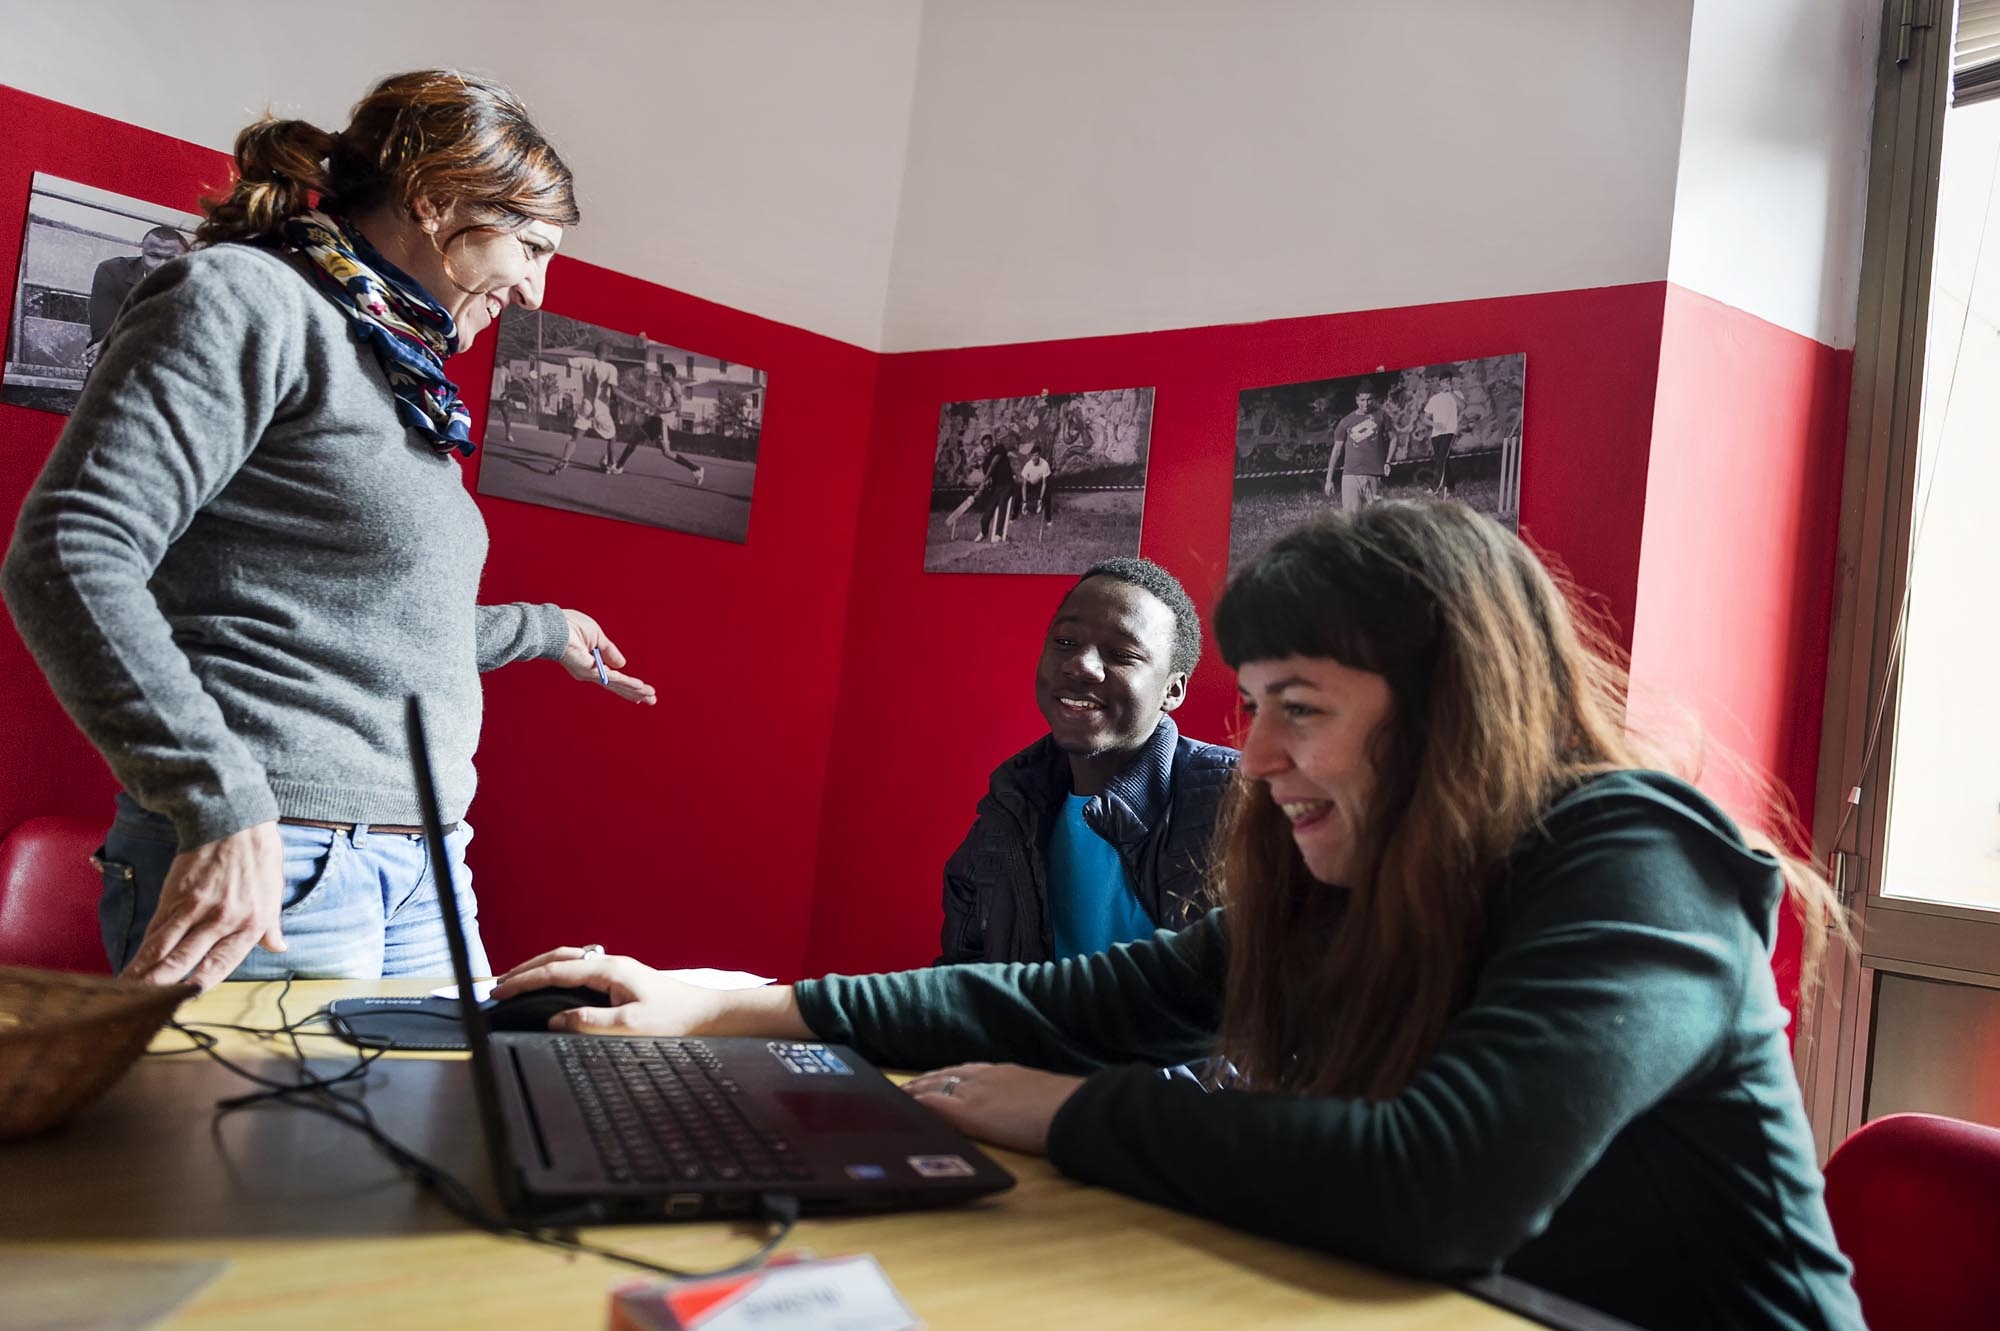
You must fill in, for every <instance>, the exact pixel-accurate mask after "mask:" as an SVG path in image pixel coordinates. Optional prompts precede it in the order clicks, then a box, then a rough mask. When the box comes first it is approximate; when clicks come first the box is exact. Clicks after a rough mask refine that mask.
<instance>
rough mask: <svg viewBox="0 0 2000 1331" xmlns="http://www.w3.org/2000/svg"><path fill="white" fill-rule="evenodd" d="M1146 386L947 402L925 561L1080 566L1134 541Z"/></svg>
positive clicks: (934, 568)
mask: <svg viewBox="0 0 2000 1331" xmlns="http://www.w3.org/2000/svg"><path fill="white" fill-rule="evenodd" d="M1152 435H1153V390H1152V389H1150V388H1111V389H1098V390H1094V391H1091V392H1087V393H1038V394H1036V395H1035V396H1033V397H1002V398H984V399H980V400H977V401H970V402H947V403H945V404H944V406H943V408H942V409H941V410H940V411H939V412H938V436H937V452H936V454H935V457H934V460H933V464H932V469H931V506H930V519H929V523H928V526H927V529H926V534H925V537H924V571H925V572H927V573H1082V572H1083V571H1084V570H1085V569H1088V568H1089V567H1090V566H1091V565H1092V564H1094V563H1096V562H1097V561H1098V560H1100V559H1108V558H1110V557H1112V556H1113V555H1136V554H1138V553H1139V522H1140V518H1141V516H1142V515H1143V513H1144V511H1145V502H1146V456H1147V451H1148V448H1149V446H1150V444H1151V442H1152Z"/></svg>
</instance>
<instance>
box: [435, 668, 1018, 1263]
mask: <svg viewBox="0 0 2000 1331" xmlns="http://www.w3.org/2000/svg"><path fill="white" fill-rule="evenodd" d="M408 728H409V738H410V761H411V764H412V767H413V768H414V770H415V774H416V783H417V798H418V800H419V801H420V802H421V804H422V807H423V817H424V839H425V841H426V843H427V844H428V846H429V848H430V857H431V870H432V872H433V874H435V875H436V878H437V891H438V901H439V905H440V906H441V907H442V909H443V914H444V927H445V934H446V937H447V939H448V941H449V943H450V946H451V970H452V978H453V979H455V980H456V981H457V982H458V992H459V993H460V994H461V995H466V996H468V997H469V996H470V995H471V994H472V992H473V988H472V964H471V960H470V954H469V953H468V951H467V949H466V945H465V930H464V926H463V925H461V924H460V922H459V915H458V893H457V890H456V887H455V885H454V884H453V882H452V877H451V862H450V859H449V857H448V856H447V855H446V853H445V843H444V834H443V831H442V829H441V827H440V818H439V814H438V802H437V786H436V784H435V782H434V781H433V780H432V776H431V763H430V750H429V748H428V747H427V746H426V744H425V742H424V722H423V709H422V706H421V705H420V703H419V702H418V700H417V699H416V698H415V697H411V698H410V699H409V702H408ZM462 1008H463V1012H462V1017H463V1021H464V1025H465V1039H466V1044H467V1047H468V1048H469V1049H470V1050H471V1051H472V1078H473V1090H474V1094H475V1096H476V1098H477V1100H478V1103H479V1117H480V1126H481V1128H482V1129H483V1131H484V1135H485V1138H486V1152H487V1157H488V1160H489V1161H490V1163H491V1165H492V1169H493V1175H494V1181H495V1183H496V1185H497V1186H498V1188H499V1192H500V1197H501V1201H502V1203H503V1205H504V1206H505V1207H506V1208H507V1210H508V1212H509V1215H510V1218H512V1219H514V1220H517V1221H522V1222H532V1223H540V1224H599V1223H605V1222H611V1221H624V1220H635V1221H638V1220H645V1221H650V1220H659V1219H663V1218H666V1219H674V1218H681V1217H686V1218H694V1217H698V1216H726V1215H742V1214H746V1213H749V1212H753V1211H756V1210H758V1209H759V1207H758V1201H759V1199H760V1198H762V1197H764V1196H767V1195H776V1194H789V1195H790V1196H792V1197H794V1198H796V1199H797V1200H798V1203H799V1209H800V1210H802V1211H805V1212H808V1213H812V1212H817V1213H828V1212H841V1211H886V1210H903V1209H913V1208H917V1207H927V1206H945V1205H950V1204H952V1203H956V1202H963V1201H968V1200H970V1199H972V1198H974V1197H979V1196H982V1195H984V1194H986V1193H991V1192H999V1191H1002V1190H1004V1189H1007V1188H1011V1187H1013V1186H1014V1179H1013V1176H1012V1175H1010V1174H1008V1173H1007V1171H1005V1170H1004V1169H1002V1168H1000V1166H998V1165H996V1164H994V1163H993V1161H991V1160H989V1159H988V1158H987V1157H986V1156H985V1155H984V1154H982V1153H981V1152H980V1150H979V1148H978V1147H976V1146H974V1145H973V1144H972V1143H971V1142H970V1141H968V1140H966V1139H965V1138H964V1137H963V1136H961V1135H960V1134H959V1133H958V1132H956V1131H954V1130H953V1129H952V1128H951V1127H950V1126H949V1125H948V1124H946V1123H945V1122H944V1120H942V1119H940V1118H939V1117H938V1116H937V1115H935V1114H933V1113H931V1112H930V1111H929V1110H927V1109H925V1108H924V1107H923V1106H921V1105H919V1104H917V1103H916V1101H914V1100H912V1099H911V1098H910V1097H909V1096H908V1095H906V1094H905V1093H904V1092H902V1091H900V1090H898V1089H897V1088H896V1086H895V1085H894V1084H893V1083H892V1082H890V1081H889V1080H888V1078H886V1077H884V1076H883V1075H882V1074H881V1073H880V1072H878V1071H876V1070H875V1069H874V1068H873V1067H871V1066H870V1065H869V1064H868V1063H867V1062H866V1061H865V1060H864V1059H862V1058H861V1057H860V1056H859V1055H858V1054H856V1053H855V1052H854V1051H853V1050H851V1049H848V1048H846V1047H845V1046H843V1045H832V1044H821V1043H818V1042H817V1041H797V1040H751V1039H654V1038H644V1037H626V1036H603V1035H559V1034H556V1033H554V1032H540V1033H533V1034H511V1033H493V1032H489V1031H488V1030H487V1028H486V1019H485V1016H484V1014H483V1013H481V1011H480V1010H479V1005H478V1004H477V1003H474V1002H469V1001H468V1002H465V1003H463V1004H462Z"/></svg>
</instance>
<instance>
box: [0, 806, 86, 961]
mask: <svg viewBox="0 0 2000 1331" xmlns="http://www.w3.org/2000/svg"><path fill="white" fill-rule="evenodd" d="M103 840H104V824H103V822H102V821H100V820H98V819H95V818H73V817H59V816H53V815H51V816H47V817H42V818H30V819H28V820H27V821H26V822H24V823H22V824H21V825H20V826H19V827H16V828H15V829H14V830H13V831H11V832H9V833H8V834H7V837H6V840H4V841H0V966H40V967H43V968H44V969H47V970H59V971H95V972H96V973H98V974H100V975H101V974H103V973H105V972H106V971H108V970H110V969H111V966H110V963H109V962H107V961H106V960H105V957H104V940H103V936H102V935H101V934H100V933H99V932H98V928H97V899H98V897H99V896H101V895H102V894H103V891H104V880H103V877H102V875H101V874H100V873H99V872H98V869H97V866H96V865H94V864H92V863H91V862H90V857H91V856H92V855H93V854H95V853H96V852H97V848H98V846H99V845H100V844H101V843H102V842H103Z"/></svg>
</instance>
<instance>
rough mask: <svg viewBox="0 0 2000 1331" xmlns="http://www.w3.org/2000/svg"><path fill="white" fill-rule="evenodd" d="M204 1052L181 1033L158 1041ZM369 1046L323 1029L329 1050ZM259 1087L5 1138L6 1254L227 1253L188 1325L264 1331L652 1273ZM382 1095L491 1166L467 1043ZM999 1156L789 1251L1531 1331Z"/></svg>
mask: <svg viewBox="0 0 2000 1331" xmlns="http://www.w3.org/2000/svg"><path fill="white" fill-rule="evenodd" d="M430 986H431V982H429V981H426V982H422V983H417V982H372V983H339V982H319V983H310V984H298V985H294V986H293V988H292V993H291V997H290V999H289V1000H288V1002H287V1005H286V1006H287V1011H288V1013H289V1014H290V1015H291V1016H292V1017H294V1018H296V1017H298V1016H300V1015H303V1014H304V1013H306V1012H309V1011H311V1010H312V1009H313V1008H315V1007H317V1006H319V1005H320V1004H322V1003H324V1002H325V1001H327V1000H328V999H331V998H337V997H346V996H350V995H354V994H362V993H415V992H421V991H423V990H425V989H427V988H429V987H430ZM278 988H279V986H277V985H275V984H242V985H224V986H222V987H221V988H220V989H218V990H216V991H215V992H213V993H210V994H207V995H204V996H203V997H201V998H199V999H197V1000H195V1001H193V1002H192V1003H190V1004H188V1005H187V1006H186V1007H184V1008H183V1009H182V1012H181V1018H182V1020H185V1021H204V1022H234V1023H240V1024H243V1025H248V1026H255V1027H259V1028H268V1027H270V1026H274V1025H276V1024H277V1011H276V1007H275V1002H274V1000H275V998H276V995H277V993H278ZM184 1044H185V1041H184V1039H183V1038H182V1037H181V1036H179V1035H178V1034H176V1033H174V1032H172V1031H167V1032H164V1033H162V1035H161V1037H160V1039H159V1040H158V1041H156V1042H155V1047H156V1048H162V1049H164V1048H174V1047H179V1046H181V1045H184ZM223 1049H224V1052H227V1053H228V1054H230V1056H231V1057H233V1058H254V1057H256V1056H258V1054H259V1053H260V1052H270V1050H269V1046H265V1045H262V1044H261V1043H260V1042H259V1041H257V1040H256V1039H255V1038H253V1037H250V1036H247V1035H240V1034H229V1035H225V1036H224V1045H223ZM346 1050H347V1047H346V1046H344V1045H341V1044H338V1043H337V1042H335V1041H332V1040H329V1039H323V1038H322V1039H313V1040H310V1041H308V1052H309V1053H311V1054H312V1055H313V1056H314V1057H315V1058H320V1057H324V1058H328V1059H341V1058H343V1057H344V1056H345V1055H344V1052H343V1051H346ZM243 1089H246V1087H245V1086H244V1084H243V1083H242V1082H240V1081H238V1080H237V1079H236V1078H235V1077H234V1076H233V1075H232V1074H230V1073H228V1072H227V1071H226V1070H224V1069H223V1068H221V1067H219V1066H218V1065H216V1064H215V1063H214V1062H212V1061H211V1060H210V1059H208V1058H207V1057H206V1056H204V1055H201V1054H184V1055H174V1056H153V1057H149V1058H147V1059H145V1060H142V1062H141V1063H140V1065H139V1066H138V1067H136V1068H135V1069H134V1070H133V1071H132V1072H131V1073H130V1074H128V1075H127V1076H126V1078H125V1079H124V1080H123V1081H121V1082H120V1083H119V1084H118V1085H116V1086H114V1087H113V1088H112V1090H111V1091H110V1092H109V1093H108V1094H107V1095H106V1096H105V1097H104V1098H103V1099H102V1100H100V1101H98V1102H97V1103H96V1104H94V1105H92V1106H90V1107H89V1108H88V1109H86V1110H84V1111H83V1112H82V1113H81V1114H79V1115H78V1116H77V1117H76V1118H75V1119H73V1120H71V1122H70V1123H68V1124H67V1125H65V1126H64V1127H63V1128H61V1129H58V1130H57V1131H56V1132H55V1133H53V1134H49V1135H46V1136H44V1137H41V1138H37V1139H35V1140H33V1141H29V1142H19V1143H12V1144H0V1257H5V1256H20V1255H22V1254H30V1253H32V1254H71V1255H82V1256H93V1257H100V1258H152V1259H181V1260H186V1259H212V1258H224V1259H226V1260H227V1261H228V1262H229V1267H228V1269H227V1270H226V1272H225V1273H224V1274H223V1275H222V1276H221V1277H220V1278H219V1279H217V1280H216V1281H215V1282H214V1283H212V1284H210V1285H209V1286H207V1288H206V1289H205V1290H203V1291H202V1292H201V1293H200V1294H199V1295H197V1296H196V1298H195V1299H194V1301H193V1302H192V1303H191V1304H190V1305H189V1306H188V1307H187V1308H185V1309H184V1310H183V1311H182V1312H181V1313H180V1315H179V1316H178V1317H177V1318H175V1319H174V1320H173V1321H172V1322H170V1323H169V1325H171V1326H173V1327H176V1328H217V1329H220V1328H245V1329H246V1331H248V1329H249V1328H256V1329H257V1331H264V1329H265V1328H270V1327H274V1326H281V1327H286V1328H299V1329H300V1331H310V1329H311V1328H320V1327H324V1328H329V1329H332V1328H340V1329H341V1331H352V1329H353V1328H361V1329H362V1331H397V1329H398V1328H404V1327H409V1328H442V1327H469V1328H478V1329H479V1331H489V1329H491V1328H502V1327H532V1328H536V1329H537V1331H545V1329H554V1328H564V1327H579V1328H592V1327H599V1326H602V1325H603V1324H604V1315H605V1308H606V1299H607V1292H608V1291H609V1290H610V1288H611V1287H612V1286H613V1285H615V1284H618V1283H620V1282H622V1281H624V1280H626V1279H628V1278H630V1277H631V1276H632V1275H634V1274H635V1273H633V1272H631V1271H629V1270H628V1269H626V1268H624V1267H620V1266H616V1265H613V1264H611V1263H608V1262H605V1261H602V1260H599V1259H597V1258H590V1257H585V1258H575V1259H572V1258H569V1257H566V1256H565V1255H563V1254H561V1253H558V1252H554V1251H551V1250H549V1249H546V1248H542V1247H539V1246H536V1245H532V1244H529V1243H525V1242H521V1241H516V1240H508V1239H500V1238H494V1237H491V1236H488V1235H486V1234H482V1233H479V1232H476V1231H472V1230H469V1229H467V1228H466V1227H464V1226H463V1225H461V1224H460V1223H459V1222H458V1221H456V1220H454V1219H453V1218H452V1217H450V1216H449V1215H447V1214H446V1213H445V1212H444V1210H443V1209H442V1208H441V1207H439V1206H438V1205H437V1204H435V1203H434V1202H432V1201H431V1200H430V1199H429V1198H428V1197H427V1196H424V1195H422V1194H421V1193H420V1192H419V1190H418V1189H417V1188H416V1187H415V1186H414V1185H413V1184H411V1183H408V1182H406V1181H404V1180H403V1179H401V1178H399V1177H398V1176H397V1175H396V1174H395V1172H394V1170H393V1169H392V1168H391V1167H390V1166H389V1165H388V1164H387V1162H386V1161H384V1160H383V1159H382V1157H381V1156H380V1155H379V1154H377V1153H376V1151H375V1150H374V1148H372V1147H371V1146H370V1145H369V1144H368V1143H367V1142H366V1141H365V1140H363V1139H362V1138H361V1137H359V1136H357V1135H355V1134H353V1133H351V1132H350V1131H348V1130H347V1129H345V1128H342V1127H340V1126H338V1125H336V1124H334V1123H331V1122H329V1121H328V1120H326V1119H324V1118H321V1117H319V1116H317V1115H314V1114H310V1113H307V1112H304V1111H302V1110H297V1109H286V1108H276V1107H262V1108H257V1109H252V1110H248V1111H245V1112H242V1113H238V1114H234V1115H231V1116H228V1117H226V1118H224V1119H223V1120H221V1121H220V1122H219V1123H217V1122H216V1121H215V1118H214V1115H213V1112H212V1109H213V1104H214V1102H215V1100H216V1099H218V1098H220V1097H222V1096H226V1095H232V1094H235V1093H237V1092H239V1091H241V1090H243ZM369 1103H370V1104H371V1105H374V1106H375V1107H376V1110H377V1112H378V1114H380V1115H381V1117H382V1119H383V1122H384V1126H385V1127H386V1128H388V1130H389V1131H390V1133H391V1135H392V1136H394V1137H395V1138H396V1139H397V1140H398V1141H401V1142H403V1143H404V1144H405V1145H407V1146H409V1147H410V1148H412V1149H414V1150H416V1151H417V1152H418V1153H419V1154H421V1155H425V1156H427V1157H428V1158H431V1159H433V1160H436V1161H438V1162H439V1163H441V1164H446V1165H448V1167H449V1168H450V1169H451V1170H452V1171H453V1172H454V1173H456V1174H457V1175H458V1176H459V1177H461V1178H467V1179H480V1180H481V1181H482V1184H483V1183H484V1180H485V1173H486V1171H485V1166H484V1160H483V1156H482V1155H481V1153H480V1150H479V1140H478V1128H477V1120H476V1119H475V1117H474V1115H473V1110H472V1106H471V1103H470V1086H469V1084H468V1079H467V1077H466V1067H465V1064H464V1060H463V1059H462V1058H452V1057H448V1056H447V1057H438V1058H416V1057H406V1058H396V1059H394V1060H385V1061H384V1062H383V1063H382V1064H381V1065H380V1066H379V1067H378V1069H377V1073H376V1084H375V1085H374V1086H373V1087H372V1088H371V1090H370V1093H369ZM995 1156H996V1158H997V1159H999V1160H1000V1161H1001V1163H1002V1164H1004V1165H1005V1166H1006V1167H1007V1169H1008V1170H1009V1171H1011V1172H1012V1173H1013V1174H1014V1175H1015V1177H1016V1178H1018V1179H1019V1180H1020V1182H1019V1185H1018V1186H1017V1187H1016V1188H1015V1189H1014V1190H1012V1191H1011V1192H1008V1193H1006V1194H1003V1195H1001V1196H999V1197H995V1198H989V1199H986V1200H985V1201H983V1202H980V1203H977V1204H975V1205H972V1206H968V1207H964V1208H960V1209H956V1210H949V1211H927V1212H911V1213H904V1214H895V1215H881V1216H866V1217H852V1218H838V1219H826V1220H811V1219H809V1220H804V1221H801V1222H800V1224H799V1226H798V1228H797V1230H796V1231H795V1232H794V1234H793V1236H792V1237H791V1238H790V1239H789V1240H787V1242H786V1245H785V1250H787V1251H797V1250H800V1249H808V1250H811V1251H812V1252H815V1253H817V1254H820V1255H827V1256H830V1255H836V1254H843V1253H857V1252H865V1253H872V1254H874V1256H875V1257H876V1258H877V1260H878V1261H880V1263H881V1265H882V1268H883V1270H884V1271H886V1272H887V1273H888V1276H889V1278H890V1280H891V1281H893V1282H894V1283H895V1286H896V1288H897V1289H898V1291H900V1292H901V1294H902V1295H903V1297H904V1299H905V1300H906V1301H907V1302H908V1303H909V1305H910V1307H911V1308H912V1309H914V1310H915V1311H916V1312H917V1314H918V1315H919V1316H921V1317H922V1318H924V1319H925V1320H926V1321H927V1322H928V1324H929V1325H931V1326H933V1327H936V1328H941V1329H942V1331H950V1329H951V1328H959V1327H968V1328H984V1327H1032V1328H1036V1329H1037V1331H1052V1329H1053V1328H1056V1327H1061V1326H1081V1327H1093V1328H1118V1327H1133V1328H1146V1331H1168V1329H1170V1328H1177V1327H1239V1326H1255V1327H1265V1328H1282V1327H1305V1326H1314V1327H1328V1326H1337V1327H1340V1328H1342V1329H1343V1331H1378V1329H1380V1331H1386V1329H1387V1328H1397V1329H1398V1331H1402V1329H1406V1328H1407V1329H1408V1331H1419V1329H1421V1331H1488V1329H1489V1328H1492V1329H1494V1331H1498V1329H1499V1328H1522V1327H1527V1326H1531V1325H1533V1324H1532V1323H1530V1322H1528V1321H1526V1320H1524V1319H1522V1318H1519V1317H1517V1316H1515V1315H1514V1314H1512V1313H1510V1312H1506V1311H1503V1310H1502V1309H1500V1308H1497V1307H1494V1306H1492V1305H1490V1304H1487V1303H1484V1302H1481V1301H1479V1300H1477V1299H1474V1298H1472V1297H1470V1296H1469V1295H1466V1294H1463V1293H1460V1292H1458V1291H1455V1290H1450V1289H1445V1288H1442V1287H1438V1286H1433V1285H1426V1284H1423V1283H1419V1282H1413V1281H1408V1280H1402V1279H1397V1278H1394V1277H1391V1276H1387V1275H1383V1274H1380V1273H1378V1272H1375V1271H1372V1270H1369V1269H1366V1268H1364V1267H1360V1266H1356V1265H1352V1264H1349V1263H1346V1262H1341V1261H1337V1260H1334V1259H1332V1258H1328V1257H1324V1256H1321V1255H1318V1254H1315V1253H1312V1252H1308V1251H1305V1250H1302V1249H1298V1248H1293V1247H1289V1246H1287V1245H1284V1244H1281V1243H1273V1242H1270V1241H1267V1240H1264V1239H1259V1238H1254V1237H1251V1236H1249V1235H1247V1234H1243V1233H1239V1232H1237V1231H1235V1230H1232V1229H1228V1228H1226V1227H1224V1226H1221V1225H1216V1224H1212V1223H1209V1222H1207V1221H1203V1220H1198V1219H1194V1218H1192V1217H1189V1216H1185V1215H1181V1214H1179V1213H1177V1212H1174V1211H1169V1210H1163V1209H1161V1208H1158V1207H1154V1206H1150V1205H1147V1204H1145V1203H1142V1202H1138V1201H1134V1200H1131V1199H1130V1198H1127V1197H1123V1196H1120V1195H1119V1194H1117V1193H1113V1192H1107V1191H1104V1190H1102V1189H1097V1188H1089V1187H1083V1186H1081V1185H1078V1184H1076V1183H1072V1182H1070V1181H1069V1180H1067V1179H1065V1178H1063V1177H1062V1176H1061V1175H1059V1174H1057V1173H1056V1172H1055V1171H1054V1170H1053V1169H1051V1168H1050V1167H1049V1166H1048V1164H1047V1162H1046V1161H1043V1160H1040V1159H1036V1158H1032V1157H1027V1156H1018V1155H1013V1154H1011V1153H1008V1152H995ZM485 1191H487V1192H489V1193H490V1189H485ZM585 1237H586V1238H587V1239H588V1240H589V1241H591V1242H593V1243H596V1244H601V1245H605V1246H611V1247H617V1248H621V1249H624V1250H627V1251H629V1252H632V1253H635V1254H639V1255H642V1256H646V1257H649V1258H652V1259H655V1260H659V1261H663V1262H666V1263H668V1264H671V1265H675V1266H684V1267H707V1266H720V1265H723V1264H726V1263H728V1262H731V1261H734V1260H736V1259H738V1258H740V1257H742V1256H744V1255H745V1254H747V1253H748V1252H749V1251H751V1250H752V1249H753V1248H754V1247H755V1245H756V1242H757V1239H756V1234H755V1231H753V1230H751V1229H746V1228H740V1227H737V1226H734V1225H730V1224H725V1223H698V1224H676V1225H649V1226H615V1227H606V1228H601V1229H594V1230H590V1231H587V1232H586V1235H585ZM0 1301H4V1297H3V1296H0ZM0 1311H4V1310H0Z"/></svg>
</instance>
